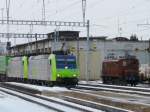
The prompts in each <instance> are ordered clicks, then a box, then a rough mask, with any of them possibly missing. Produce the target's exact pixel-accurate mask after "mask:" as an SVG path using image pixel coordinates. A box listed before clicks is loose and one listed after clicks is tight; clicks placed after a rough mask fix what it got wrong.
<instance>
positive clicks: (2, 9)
mask: <svg viewBox="0 0 150 112" xmlns="http://www.w3.org/2000/svg"><path fill="white" fill-rule="evenodd" d="M1 11H2V20H3V19H4V8H1Z"/></svg>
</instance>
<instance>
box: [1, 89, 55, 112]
mask: <svg viewBox="0 0 150 112" xmlns="http://www.w3.org/2000/svg"><path fill="white" fill-rule="evenodd" d="M0 112H53V110H49V109H47V108H44V107H42V106H39V105H37V104H33V103H30V102H27V101H25V100H22V99H20V98H17V97H14V96H11V95H8V94H5V93H3V92H0Z"/></svg>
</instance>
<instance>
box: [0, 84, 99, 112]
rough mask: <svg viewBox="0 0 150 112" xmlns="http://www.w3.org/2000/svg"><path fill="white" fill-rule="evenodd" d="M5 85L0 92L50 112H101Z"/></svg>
mask: <svg viewBox="0 0 150 112" xmlns="http://www.w3.org/2000/svg"><path fill="white" fill-rule="evenodd" d="M6 85H7V84H4V85H3V84H0V91H2V92H4V93H7V94H10V95H12V96H16V97H19V98H21V99H23V100H26V101H29V102H32V103H35V104H38V105H39V106H43V107H45V108H48V109H50V110H53V111H57V112H65V111H70V112H84V111H85V112H93V111H97V112H101V110H98V109H94V108H90V107H87V106H83V105H79V104H74V103H70V102H67V101H64V100H61V99H58V98H53V97H49V98H47V97H44V96H40V95H37V94H35V91H34V94H33V91H31V93H30V92H27V88H26V89H25V91H22V90H18V89H16V88H12V87H13V86H12V85H11V86H9V85H7V86H6Z"/></svg>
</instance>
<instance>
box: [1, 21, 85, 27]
mask: <svg viewBox="0 0 150 112" xmlns="http://www.w3.org/2000/svg"><path fill="white" fill-rule="evenodd" d="M0 24H9V25H47V26H71V27H86V23H83V22H65V21H32V20H9V21H8V20H0Z"/></svg>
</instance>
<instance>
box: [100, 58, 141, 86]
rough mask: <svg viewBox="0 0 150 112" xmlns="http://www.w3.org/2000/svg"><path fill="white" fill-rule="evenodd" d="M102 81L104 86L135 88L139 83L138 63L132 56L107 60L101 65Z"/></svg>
mask: <svg viewBox="0 0 150 112" xmlns="http://www.w3.org/2000/svg"><path fill="white" fill-rule="evenodd" d="M102 80H103V83H105V84H117V85H127V84H131V86H135V85H137V84H138V82H139V61H138V59H136V58H135V57H134V56H124V57H121V58H118V59H107V60H105V61H104V62H103V65H102Z"/></svg>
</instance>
